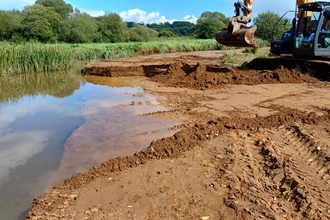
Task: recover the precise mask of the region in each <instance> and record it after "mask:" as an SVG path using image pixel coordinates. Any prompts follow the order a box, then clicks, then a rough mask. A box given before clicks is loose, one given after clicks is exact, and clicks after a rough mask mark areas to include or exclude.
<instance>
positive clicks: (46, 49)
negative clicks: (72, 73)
mask: <svg viewBox="0 0 330 220" xmlns="http://www.w3.org/2000/svg"><path fill="white" fill-rule="evenodd" d="M72 65H73V52H72V50H71V48H70V47H68V46H67V45H65V44H41V43H24V44H18V45H9V44H7V45H2V46H1V47H0V76H4V75H17V74H22V73H34V72H50V71H59V70H68V69H70V68H71V67H72Z"/></svg>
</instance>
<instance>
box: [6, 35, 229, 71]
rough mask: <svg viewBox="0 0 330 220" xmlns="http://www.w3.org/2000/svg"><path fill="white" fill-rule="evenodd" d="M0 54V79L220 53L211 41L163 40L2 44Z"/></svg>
mask: <svg viewBox="0 0 330 220" xmlns="http://www.w3.org/2000/svg"><path fill="white" fill-rule="evenodd" d="M1 48H2V49H1V50H0V76H4V75H16V74H22V73H32V72H49V71H59V70H68V69H70V68H72V66H73V63H74V61H75V60H81V61H86V60H101V59H116V58H122V57H130V56H134V55H139V54H153V53H173V52H183V51H203V50H217V49H223V48H225V47H223V46H222V45H220V44H218V43H217V42H216V41H215V40H213V39H212V40H194V39H183V40H166V41H158V42H156V41H155V42H145V43H142V42H140V43H115V44H107V43H105V44H41V43H24V44H18V45H15V44H14V45H10V44H4V45H2V46H1Z"/></svg>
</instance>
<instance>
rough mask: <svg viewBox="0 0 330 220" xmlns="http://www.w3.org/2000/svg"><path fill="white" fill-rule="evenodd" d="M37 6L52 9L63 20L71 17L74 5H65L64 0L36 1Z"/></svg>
mask: <svg viewBox="0 0 330 220" xmlns="http://www.w3.org/2000/svg"><path fill="white" fill-rule="evenodd" d="M36 4H41V5H43V6H45V7H50V8H52V9H54V11H56V13H58V14H60V15H61V17H62V19H66V18H68V17H69V15H70V13H72V12H73V8H72V5H70V4H67V3H65V2H64V1H63V0H36Z"/></svg>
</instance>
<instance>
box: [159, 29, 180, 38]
mask: <svg viewBox="0 0 330 220" xmlns="http://www.w3.org/2000/svg"><path fill="white" fill-rule="evenodd" d="M175 36H176V35H175V34H174V33H173V32H172V31H171V30H166V29H164V30H161V31H160V32H159V34H158V37H175Z"/></svg>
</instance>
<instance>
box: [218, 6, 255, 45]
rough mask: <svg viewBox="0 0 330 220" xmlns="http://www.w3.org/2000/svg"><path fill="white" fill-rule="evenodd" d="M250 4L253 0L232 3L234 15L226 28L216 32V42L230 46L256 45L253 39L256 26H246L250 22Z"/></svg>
mask: <svg viewBox="0 0 330 220" xmlns="http://www.w3.org/2000/svg"><path fill="white" fill-rule="evenodd" d="M252 6H253V0H245V1H244V3H241V2H236V3H235V4H234V7H235V16H234V17H232V18H230V19H229V24H228V28H224V29H222V30H220V31H219V32H218V33H217V34H216V37H215V38H216V40H217V42H218V43H220V44H223V45H225V46H231V47H258V45H257V43H256V42H255V40H254V33H255V32H256V30H257V27H256V26H252V27H248V26H247V24H248V23H249V22H251V17H252Z"/></svg>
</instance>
